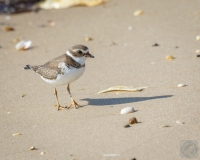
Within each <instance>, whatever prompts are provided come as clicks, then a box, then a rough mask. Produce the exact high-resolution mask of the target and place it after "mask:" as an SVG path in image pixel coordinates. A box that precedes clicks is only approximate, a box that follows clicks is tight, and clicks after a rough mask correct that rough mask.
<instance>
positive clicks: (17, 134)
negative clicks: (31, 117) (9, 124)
mask: <svg viewBox="0 0 200 160" xmlns="http://www.w3.org/2000/svg"><path fill="white" fill-rule="evenodd" d="M20 135H21V133H14V134H13V135H12V136H13V137H15V136H20Z"/></svg>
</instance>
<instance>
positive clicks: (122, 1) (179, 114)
mask: <svg viewBox="0 0 200 160" xmlns="http://www.w3.org/2000/svg"><path fill="white" fill-rule="evenodd" d="M199 6H200V1H197V0H190V1H188V0H168V1H161V0H151V1H149V0H110V1H109V2H108V3H106V4H104V5H100V6H97V7H91V8H89V7H73V8H69V9H63V10H42V11H39V12H38V13H23V14H17V15H12V16H11V19H10V20H7V19H8V17H6V16H5V15H0V24H1V25H0V46H1V48H0V71H1V77H0V92H1V93H0V121H1V122H0V123H1V125H0V159H1V160H15V159H16V160H19V159H20V160H23V159H24V160H25V159H26V160H27V159H28V160H31V159H34V160H35V159H38V160H39V159H48V160H51V159H54V160H68V159H69V160H72V159H76V160H85V159H91V160H94V159H107V160H109V159H119V160H123V159H126V160H130V159H133V158H136V159H137V160H150V159H151V160H157V159H159V160H160V159H162V160H169V159H176V160H178V159H182V158H181V156H180V144H181V141H183V140H195V141H197V142H198V143H199V144H200V116H199V115H200V103H199V102H200V83H199V82H200V58H197V57H196V53H195V51H196V50H197V49H200V41H197V40H196V36H197V35H200V26H199V24H200V7H199ZM138 9H141V10H143V11H144V14H143V15H141V16H138V17H135V16H134V15H133V12H134V11H136V10H138ZM49 20H51V21H54V22H55V26H49V24H48V21H49ZM5 25H11V26H13V27H14V28H15V31H12V32H5V31H4V30H3V27H4V26H5ZM128 28H129V29H128ZM86 35H88V36H90V37H92V38H93V41H89V42H86V41H85V36H86ZM14 38H19V39H26V40H31V41H32V42H33V44H32V48H31V49H29V50H26V51H17V50H16V49H15V43H14V42H12V40H13V39H14ZM155 43H158V44H159V46H158V47H152V45H153V44H155ZM75 44H84V45H87V46H88V47H89V48H90V52H91V54H93V55H94V56H95V58H94V59H88V60H87V61H86V71H85V73H84V75H83V76H82V77H81V78H80V79H78V80H77V81H75V82H74V83H72V84H71V92H72V95H73V97H74V99H75V100H76V101H77V102H78V103H79V104H81V105H83V107H82V108H80V109H74V108H72V109H69V110H62V111H59V112H58V111H57V110H56V108H55V107H54V103H55V97H54V94H53V89H54V87H53V86H51V85H49V84H47V83H45V82H44V81H42V80H41V78H40V77H39V76H38V75H37V74H35V73H33V72H31V71H25V70H23V69H22V67H24V66H25V65H26V64H32V65H39V64H44V63H46V62H47V61H49V60H51V59H53V58H55V57H57V56H59V55H62V54H64V53H65V51H66V50H67V49H68V48H69V47H71V46H73V45H75ZM167 55H173V56H174V57H175V59H174V60H172V61H167V60H165V57H166V56H167ZM179 83H184V84H187V86H186V87H182V88H177V85H178V84H179ZM116 85H124V86H134V87H142V86H148V88H147V89H145V90H143V91H141V92H123V93H122V92H114V93H105V94H97V93H98V92H99V91H100V90H104V89H106V88H108V87H111V86H116ZM57 90H58V95H59V100H60V103H61V105H69V103H70V97H69V95H68V93H67V91H66V86H61V87H58V88H57ZM23 94H26V96H25V97H22V95H23ZM128 106H133V107H134V108H135V109H136V110H137V112H135V113H130V114H126V115H121V114H120V110H121V109H123V108H124V107H128ZM131 117H136V118H137V119H138V121H139V122H141V123H138V124H134V125H132V126H131V127H130V128H124V127H123V126H124V125H126V124H127V123H128V120H129V118H131ZM177 120H179V121H180V122H185V124H183V125H179V124H177V123H176V121H177ZM164 125H169V126H171V127H167V128H162V127H161V126H164ZM14 133H21V135H20V136H16V137H13V136H12V134H14ZM31 146H35V147H36V149H37V150H34V151H30V150H29V148H30V147H31ZM41 152H45V155H40V153H41ZM199 152H200V151H199ZM196 159H200V153H199V156H198V157H197V158H196Z"/></svg>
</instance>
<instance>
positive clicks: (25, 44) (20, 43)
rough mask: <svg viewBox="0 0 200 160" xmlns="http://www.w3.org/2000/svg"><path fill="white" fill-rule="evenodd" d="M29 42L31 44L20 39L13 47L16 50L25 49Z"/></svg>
mask: <svg viewBox="0 0 200 160" xmlns="http://www.w3.org/2000/svg"><path fill="white" fill-rule="evenodd" d="M31 44H32V42H31V41H24V40H22V41H20V42H18V43H17V44H16V46H15V48H16V49H17V50H27V49H29V48H30V46H31Z"/></svg>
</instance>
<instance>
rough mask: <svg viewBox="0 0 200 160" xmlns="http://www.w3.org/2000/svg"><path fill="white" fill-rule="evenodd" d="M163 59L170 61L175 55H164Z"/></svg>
mask: <svg viewBox="0 0 200 160" xmlns="http://www.w3.org/2000/svg"><path fill="white" fill-rule="evenodd" d="M165 59H166V60H169V61H171V60H173V59H175V57H173V56H171V55H169V56H166V57H165Z"/></svg>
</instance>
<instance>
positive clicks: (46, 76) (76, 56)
mask: <svg viewBox="0 0 200 160" xmlns="http://www.w3.org/2000/svg"><path fill="white" fill-rule="evenodd" d="M88 57H90V58H94V56H92V55H91V54H90V53H89V49H88V47H86V46H84V45H75V46H73V47H71V48H70V49H69V50H68V51H67V52H66V53H65V54H63V55H61V56H59V57H57V58H55V59H52V60H51V61H49V62H47V63H45V64H44V65H38V66H31V65H26V67H24V69H26V70H29V69H30V70H32V71H34V72H36V73H37V74H39V75H40V76H41V78H42V79H43V80H44V81H45V82H48V83H50V84H53V85H55V86H59V85H67V91H68V92H69V94H70V97H71V103H70V105H69V107H62V106H60V103H59V101H58V95H57V90H56V87H55V89H54V94H55V96H56V101H57V106H58V110H60V109H64V108H70V107H71V106H72V105H74V106H75V108H78V107H80V105H79V104H77V103H76V102H75V101H74V99H73V98H72V95H71V92H70V88H69V85H70V83H71V82H73V81H75V80H76V79H78V78H79V77H80V76H82V74H83V72H84V71H85V60H86V59H87V58H88Z"/></svg>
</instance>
